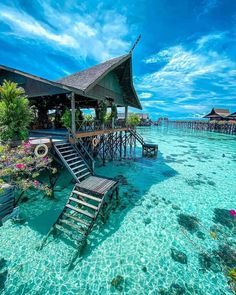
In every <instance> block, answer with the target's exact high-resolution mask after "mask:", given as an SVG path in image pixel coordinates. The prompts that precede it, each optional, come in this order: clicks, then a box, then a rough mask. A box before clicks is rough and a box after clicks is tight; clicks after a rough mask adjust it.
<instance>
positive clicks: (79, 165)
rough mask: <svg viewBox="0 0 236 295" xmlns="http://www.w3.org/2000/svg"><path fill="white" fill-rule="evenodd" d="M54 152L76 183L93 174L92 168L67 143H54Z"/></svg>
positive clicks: (77, 151)
mask: <svg viewBox="0 0 236 295" xmlns="http://www.w3.org/2000/svg"><path fill="white" fill-rule="evenodd" d="M54 148H55V151H56V152H57V155H58V156H59V157H60V159H61V161H62V162H63V164H64V165H65V167H66V168H67V169H68V171H69V172H70V173H71V175H72V176H73V178H74V179H75V180H76V181H77V182H81V181H83V180H84V179H86V178H88V177H89V176H91V175H92V174H93V171H92V168H91V167H90V166H89V165H88V163H87V162H86V160H85V158H84V157H83V156H82V155H81V153H80V151H79V150H78V148H77V147H76V145H74V144H71V143H69V142H60V143H54Z"/></svg>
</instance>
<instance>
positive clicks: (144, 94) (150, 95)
mask: <svg viewBox="0 0 236 295" xmlns="http://www.w3.org/2000/svg"><path fill="white" fill-rule="evenodd" d="M138 97H139V98H141V99H143V98H150V97H152V93H150V92H142V93H140V94H139V95H138Z"/></svg>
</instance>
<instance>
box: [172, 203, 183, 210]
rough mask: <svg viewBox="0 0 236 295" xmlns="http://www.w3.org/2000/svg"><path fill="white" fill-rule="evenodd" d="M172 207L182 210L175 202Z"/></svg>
mask: <svg viewBox="0 0 236 295" xmlns="http://www.w3.org/2000/svg"><path fill="white" fill-rule="evenodd" d="M172 209H174V210H181V209H180V207H179V206H177V205H175V204H173V205H172Z"/></svg>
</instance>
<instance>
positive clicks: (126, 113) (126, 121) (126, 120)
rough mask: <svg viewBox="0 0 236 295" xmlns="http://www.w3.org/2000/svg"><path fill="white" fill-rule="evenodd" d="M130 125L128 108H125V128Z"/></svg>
mask: <svg viewBox="0 0 236 295" xmlns="http://www.w3.org/2000/svg"><path fill="white" fill-rule="evenodd" d="M127 123H128V106H126V107H125V126H127Z"/></svg>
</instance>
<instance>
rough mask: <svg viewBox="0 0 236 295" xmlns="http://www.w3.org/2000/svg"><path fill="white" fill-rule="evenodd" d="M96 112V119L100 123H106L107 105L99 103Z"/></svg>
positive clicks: (102, 102)
mask: <svg viewBox="0 0 236 295" xmlns="http://www.w3.org/2000/svg"><path fill="white" fill-rule="evenodd" d="M95 112H96V119H97V120H99V121H101V122H102V123H105V122H106V115H107V105H106V103H105V102H104V101H101V102H100V104H99V107H98V108H97V109H96V110H95Z"/></svg>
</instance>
